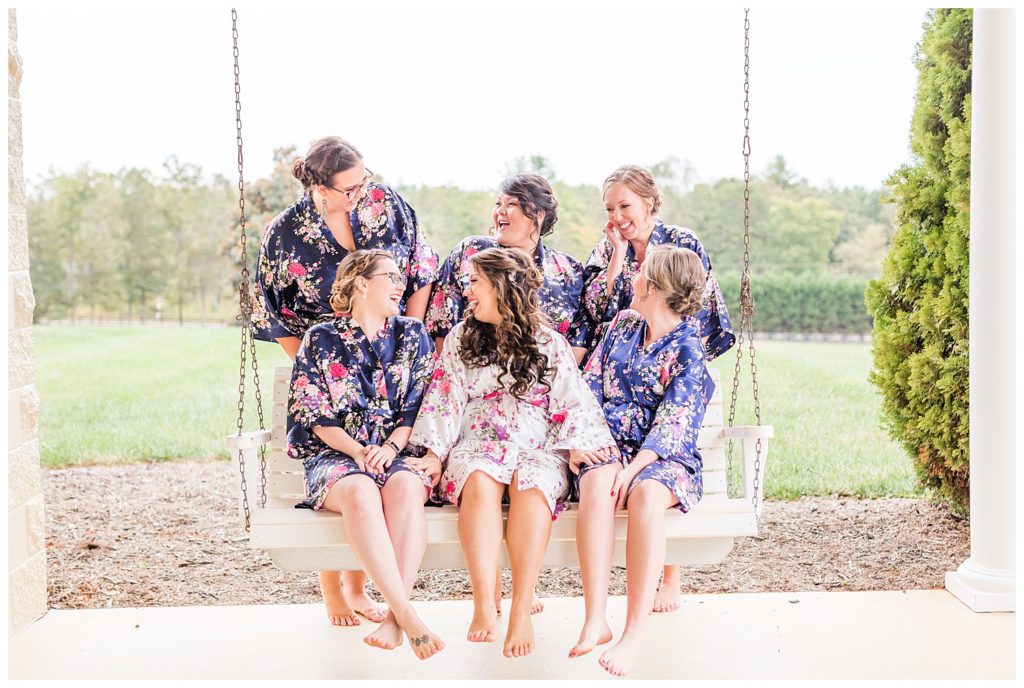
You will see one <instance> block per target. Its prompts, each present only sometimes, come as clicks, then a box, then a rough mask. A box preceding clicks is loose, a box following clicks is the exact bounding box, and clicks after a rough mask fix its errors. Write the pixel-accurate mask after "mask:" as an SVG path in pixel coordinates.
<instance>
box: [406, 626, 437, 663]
mask: <svg viewBox="0 0 1024 688" xmlns="http://www.w3.org/2000/svg"><path fill="white" fill-rule="evenodd" d="M406 634H407V635H408V636H409V645H410V646H411V647H412V651H413V652H414V653H416V656H417V657H418V658H419V659H427V658H428V657H433V656H434V655H436V654H437V653H438V652H440V651H441V650H443V649H444V648H445V645H444V641H443V640H441V638H439V637H438V636H436V635H434V634H433V633H431V632H430V629H429V628H427V627H426V626H424V625H423V622H422V621H420V620H419V619H418V618H417V619H416V620H415V623H413V624H412V625H410V626H409V627H408V628H407V629H406Z"/></svg>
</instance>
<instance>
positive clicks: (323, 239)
mask: <svg viewBox="0 0 1024 688" xmlns="http://www.w3.org/2000/svg"><path fill="white" fill-rule="evenodd" d="M291 171H292V175H293V176H294V177H295V178H296V179H297V180H298V181H299V183H301V184H302V188H303V190H304V193H303V195H302V197H301V198H299V199H298V200H297V201H296V202H295V203H293V204H292V205H291V206H289V207H288V208H286V209H285V210H284V211H283V212H282V213H281V214H280V215H278V216H277V217H275V218H274V219H273V220H272V221H271V223H270V225H269V226H268V227H267V230H266V232H265V233H264V235H263V243H262V245H261V246H260V254H259V260H258V262H257V264H256V279H255V285H254V292H255V293H254V295H253V315H252V330H253V337H255V338H256V339H262V340H264V341H268V342H273V341H276V342H277V343H278V344H280V345H281V347H282V348H283V349H284V350H285V352H286V353H287V354H288V356H289V358H292V359H293V360H294V358H295V354H296V352H297V351H298V349H299V344H300V342H301V341H302V337H303V336H304V335H305V333H306V331H307V330H308V329H309V328H310V327H312V326H313V325H315V324H317V323H320V322H323V321H325V320H329V319H331V318H332V317H333V309H332V308H331V303H330V300H331V286H332V285H333V284H334V278H335V275H336V273H337V271H338V265H339V264H340V263H341V261H342V259H343V258H344V257H345V256H347V255H349V254H350V253H352V252H353V251H355V250H357V249H383V250H386V251H388V253H390V254H391V255H392V256H393V257H394V261H395V263H396V264H397V266H398V272H399V274H400V275H401V278H402V296H401V301H400V303H399V312H400V313H402V314H404V315H408V316H410V317H413V318H416V319H419V320H422V319H423V315H424V313H425V312H426V308H427V301H428V298H429V296H430V286H431V284H432V283H433V281H434V279H435V277H436V276H437V254H436V253H435V252H434V250H433V249H432V248H431V247H430V244H429V243H427V239H426V236H425V235H424V233H423V230H422V229H421V228H420V226H419V223H418V222H417V220H416V213H415V212H414V211H413V209H412V208H411V207H410V206H409V204H407V203H406V202H405V201H404V200H402V198H401V197H400V196H399V195H398V194H397V193H395V191H394V190H393V189H392V188H391V187H389V186H387V185H386V184H381V183H378V182H375V181H373V173H372V172H370V171H369V170H367V169H366V166H365V165H364V164H363V156H362V155H361V154H360V153H359V151H358V150H356V148H355V146H353V145H352V144H350V143H348V142H347V141H345V140H344V139H341V138H339V137H337V136H327V137H324V138H322V139H320V140H318V141H317V142H315V143H314V144H313V145H312V146H311V147H310V149H309V151H308V152H307V153H306V155H305V157H301V158H296V159H295V160H294V161H293V162H292V168H291ZM342 580H344V586H342ZM365 585H366V576H365V574H363V573H362V572H361V571H346V572H344V573H343V574H340V575H339V573H338V572H337V571H321V572H320V589H321V591H322V592H323V596H324V602H325V605H326V608H327V616H328V618H329V619H330V621H331V623H333V624H335V625H339V626H354V625H358V624H359V623H360V622H359V618H358V617H357V616H356V614H360V615H362V616H365V617H366V618H367V619H369V620H371V621H374V622H379V621H382V620H383V619H384V613H385V611H386V610H385V609H383V608H382V607H381V606H380V605H378V604H377V603H376V602H374V601H373V600H372V599H370V597H369V596H368V595H367V594H366V589H365Z"/></svg>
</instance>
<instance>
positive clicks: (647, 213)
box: [582, 165, 736, 612]
mask: <svg viewBox="0 0 1024 688" xmlns="http://www.w3.org/2000/svg"><path fill="white" fill-rule="evenodd" d="M603 195H604V204H605V211H606V212H607V213H608V224H607V225H606V226H605V238H604V239H602V240H601V241H600V242H599V243H598V245H597V246H596V247H595V248H594V250H593V251H592V252H591V254H590V258H589V259H588V260H587V267H586V268H585V272H586V277H585V284H586V286H585V287H584V294H583V304H584V308H583V309H582V312H583V313H584V315H585V317H586V318H588V319H590V320H591V321H592V322H593V323H594V324H592V325H591V329H592V331H593V333H594V335H593V342H594V343H596V342H597V341H599V339H600V336H601V334H602V333H603V332H604V330H605V329H606V328H607V326H608V323H609V322H610V321H611V320H612V319H613V318H614V317H615V316H616V314H618V312H619V311H621V310H622V309H624V308H629V304H630V301H631V299H632V298H633V286H632V280H633V279H634V278H635V277H636V275H637V273H638V272H639V270H640V266H641V265H642V264H643V262H644V258H645V257H646V255H647V252H648V250H649V249H650V248H652V247H654V246H659V245H666V244H667V245H671V246H679V247H682V248H686V249H689V250H691V251H693V252H694V253H696V254H697V256H698V257H699V258H700V260H701V264H702V265H703V267H704V272H705V275H706V278H705V283H704V293H703V296H702V298H701V308H700V311H698V313H697V315H696V318H697V322H698V324H699V332H700V337H701V340H702V341H703V342H704V350H705V353H706V354H707V358H708V360H709V361H710V360H712V359H714V358H717V357H718V356H721V355H722V354H724V353H725V352H726V351H728V350H729V349H730V348H731V347H732V346H733V344H734V343H735V341H736V336H735V334H733V329H732V323H731V322H730V321H729V313H728V311H727V310H726V308H725V301H724V300H723V298H722V292H721V290H720V289H719V287H718V280H717V279H716V278H715V273H714V270H713V269H712V268H711V260H710V258H709V257H708V254H707V252H706V251H705V250H704V246H703V245H702V244H701V242H700V239H698V238H697V235H696V234H695V233H694V232H693V230H690V229H687V228H685V227H678V226H675V225H668V224H665V223H664V222H662V221H661V220H660V219H659V218H658V217H657V213H658V210H659V209H660V207H661V194H660V193H659V192H658V186H657V184H656V183H655V181H654V177H653V176H652V175H651V173H650V172H649V171H647V170H645V169H644V168H642V167H638V166H636V165H623V166H622V167H620V168H618V169H617V170H615V171H614V172H612V173H611V174H610V175H609V176H608V178H607V179H605V182H604V185H603ZM678 608H679V567H678V566H666V567H665V572H664V577H663V579H662V585H661V589H660V590H659V591H658V595H657V597H656V598H655V600H654V607H653V611H656V612H671V611H675V610H676V609H678Z"/></svg>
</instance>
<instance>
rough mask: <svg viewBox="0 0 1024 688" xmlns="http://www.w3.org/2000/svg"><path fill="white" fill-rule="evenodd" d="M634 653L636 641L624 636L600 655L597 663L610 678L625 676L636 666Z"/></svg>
mask: <svg viewBox="0 0 1024 688" xmlns="http://www.w3.org/2000/svg"><path fill="white" fill-rule="evenodd" d="M636 651H637V644H636V641H635V640H634V639H633V638H631V637H629V636H625V635H624V636H622V637H621V638H620V639H619V642H617V643H615V645H614V646H613V647H612V648H611V649H610V650H606V651H605V653H604V654H603V655H601V659H599V660H597V663H598V664H600V665H601V666H602V667H604V670H605V671H607V672H608V673H609V674H611V675H612V676H625V675H626V674H628V673H629V672H630V670H631V669H632V668H633V665H634V664H636Z"/></svg>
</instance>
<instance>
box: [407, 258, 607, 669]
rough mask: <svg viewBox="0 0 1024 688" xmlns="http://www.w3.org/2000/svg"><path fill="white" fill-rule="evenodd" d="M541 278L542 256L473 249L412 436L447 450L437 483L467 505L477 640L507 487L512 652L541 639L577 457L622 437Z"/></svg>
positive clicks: (486, 610) (490, 637)
mask: <svg viewBox="0 0 1024 688" xmlns="http://www.w3.org/2000/svg"><path fill="white" fill-rule="evenodd" d="M542 284H543V278H542V276H541V273H540V271H539V270H538V269H537V267H536V266H535V264H534V261H533V258H532V257H531V256H529V255H528V254H527V253H525V252H523V251H521V250H519V249H514V248H489V249H486V250H484V251H481V252H479V253H477V254H475V255H474V256H473V257H472V258H471V259H470V270H469V284H468V286H467V288H466V299H467V302H468V303H467V308H468V315H467V317H466V318H465V320H463V321H462V322H460V323H458V324H457V325H455V327H453V328H452V330H451V332H449V333H448V336H447V337H446V338H445V342H444V348H443V350H442V353H441V356H440V359H439V361H438V364H437V367H436V368H435V370H434V374H433V381H432V382H431V384H430V388H429V389H428V390H427V393H426V396H425V397H424V399H423V403H422V404H421V406H420V414H419V416H418V417H417V419H416V425H415V426H414V428H413V434H412V438H411V440H410V441H411V442H412V443H414V444H417V445H420V446H423V447H424V448H425V449H426V450H427V457H428V458H431V459H433V458H434V457H440V458H441V459H443V460H444V461H445V468H444V471H443V474H442V476H441V482H440V485H439V486H438V487H439V492H440V495H441V497H442V498H443V499H444V500H445V501H447V502H449V503H451V504H458V505H459V539H460V541H461V544H462V551H463V554H464V555H465V558H466V565H467V568H468V569H469V578H470V582H471V583H472V586H473V610H474V611H473V620H472V622H471V623H470V627H469V632H468V634H467V638H468V639H469V640H470V641H472V642H492V641H494V640H496V639H497V634H496V631H497V628H496V626H497V615H496V611H495V608H494V586H495V574H496V572H497V570H498V557H499V554H500V548H501V539H502V510H501V503H502V497H503V496H504V495H505V493H506V492H507V493H508V497H509V510H508V525H507V529H506V531H505V540H506V544H507V547H508V554H509V560H510V563H511V568H512V607H511V612H510V614H509V624H508V632H507V634H506V637H505V643H504V650H503V653H504V655H505V656H506V657H521V656H525V655H527V654H529V653H530V652H531V651H532V650H533V647H534V639H533V624H532V622H531V620H530V613H531V607H532V601H533V589H534V586H535V584H536V582H537V576H538V574H539V572H540V565H541V560H542V558H543V556H544V551H545V550H546V549H547V544H548V539H549V537H550V535H551V522H552V520H553V519H554V518H555V517H556V516H557V514H558V512H559V510H560V505H561V503H562V500H564V498H565V497H566V495H567V494H568V491H569V482H568V471H567V464H568V461H569V459H570V457H576V458H577V460H580V459H579V457H580V456H581V455H584V454H585V455H587V456H588V457H589V460H598V459H597V458H596V457H597V456H600V457H602V458H603V457H605V456H607V455H608V454H607V452H609V451H610V450H611V447H612V446H613V442H612V438H611V435H610V434H609V433H608V428H607V426H606V425H605V422H604V416H603V414H602V413H601V409H600V407H599V406H598V405H597V402H596V401H595V400H594V395H593V394H592V393H591V392H590V390H589V389H587V387H586V385H585V384H584V382H583V379H582V377H581V376H580V373H579V369H578V368H577V366H576V359H575V357H574V356H573V352H572V349H571V348H570V346H569V343H568V342H567V341H566V340H565V338H564V337H562V336H561V335H559V334H558V333H557V332H555V331H554V330H553V329H551V328H550V327H548V325H547V324H546V318H545V317H544V316H543V315H542V314H541V313H540V312H539V310H538V297H537V291H538V289H540V287H541V285H542Z"/></svg>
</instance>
